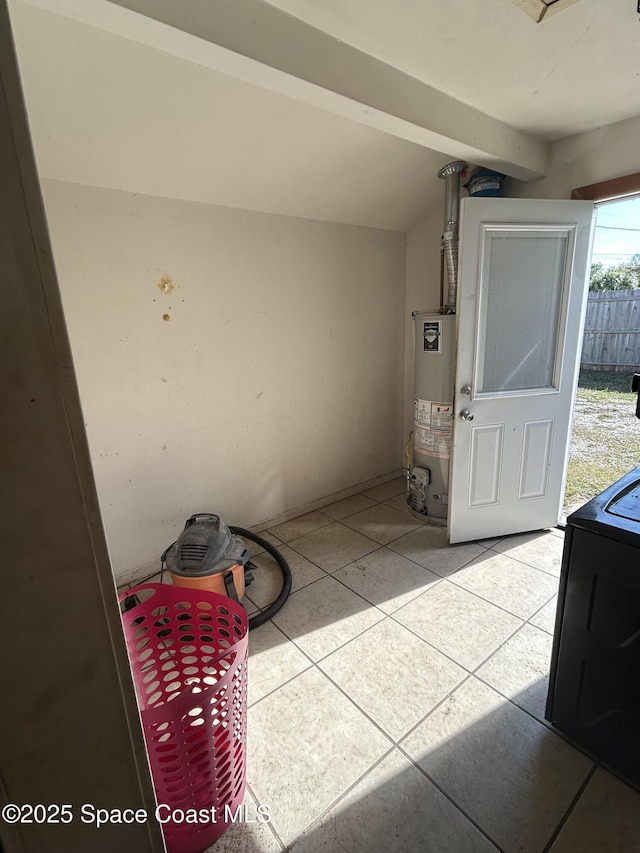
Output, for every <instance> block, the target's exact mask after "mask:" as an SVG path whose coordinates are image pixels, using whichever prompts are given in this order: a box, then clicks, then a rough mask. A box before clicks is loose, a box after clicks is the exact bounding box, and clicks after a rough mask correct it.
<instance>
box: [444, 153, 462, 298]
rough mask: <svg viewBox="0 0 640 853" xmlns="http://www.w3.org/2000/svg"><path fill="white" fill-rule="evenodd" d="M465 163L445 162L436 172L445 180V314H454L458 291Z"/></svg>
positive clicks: (458, 161) (460, 161) (456, 161)
mask: <svg viewBox="0 0 640 853" xmlns="http://www.w3.org/2000/svg"><path fill="white" fill-rule="evenodd" d="M466 166H467V164H466V163H465V162H464V161H463V160H454V161H453V162H452V163H447V165H446V166H443V167H442V169H440V171H439V172H438V177H439V178H444V180H445V198H444V233H443V234H442V240H441V248H442V254H443V256H444V268H445V270H446V276H447V303H446V305H445V306H444V308H443V311H444V313H445V314H455V311H456V296H457V293H458V220H459V218H460V173H461V172H462V171H463V170H464V169H465V168H466Z"/></svg>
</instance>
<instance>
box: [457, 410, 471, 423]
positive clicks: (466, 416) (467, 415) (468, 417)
mask: <svg viewBox="0 0 640 853" xmlns="http://www.w3.org/2000/svg"><path fill="white" fill-rule="evenodd" d="M460 417H461V418H462V420H463V421H472V420H473V412H470V411H469V409H463V410H462V411H461V412H460Z"/></svg>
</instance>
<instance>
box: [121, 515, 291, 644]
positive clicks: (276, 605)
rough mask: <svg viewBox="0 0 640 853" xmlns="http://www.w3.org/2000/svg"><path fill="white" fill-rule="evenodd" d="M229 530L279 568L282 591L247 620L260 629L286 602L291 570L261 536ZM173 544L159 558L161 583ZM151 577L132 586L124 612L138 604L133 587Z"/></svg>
mask: <svg viewBox="0 0 640 853" xmlns="http://www.w3.org/2000/svg"><path fill="white" fill-rule="evenodd" d="M229 530H230V531H231V532H232V533H235V535H236V536H240V537H241V538H242V539H251V541H252V542H255V543H256V544H257V545H260V546H261V547H262V548H264V550H265V551H267V553H269V554H271V556H272V557H273V559H274V560H275V561H276V563H277V564H278V565H279V566H280V571H281V572H282V589H281V590H280V594H279V595H278V597H277V598H276V600H275V601H273V602H272V603H271V604H270V605H269V606H268V607H266V608H265V609H264V610H261V611H260V613H256V615H255V616H252V617H251V618H250V619H249V630H250V631H251V629H252V628H258V627H260V625H262V624H264V623H265V622H267V621H268V620H269V619H271V618H272V617H273V616H275V615H276V613H277V612H278V611H279V610H281V609H282V607H283V605H284V603H285V601H286V600H287V598H289V595H290V593H291V582H292V576H291V569H290V568H289V563H287V561H286V560H285V558H284V557H283V556H282V554H281V553H280V551H278V549H277V548H275V547H274V546H273V545H272V544H271V542H268V541H267V540H266V539H263V538H262V536H258V534H257V533H252V532H251V531H250V530H245V528H244V527H233V526H232V525H231V524H230V525H229ZM176 542H177V540H176ZM175 544H176V543H175V542H174V543H173V544H172V545H169V547H168V548H167V549H166V551H165V552H164V554H163V555H162V557H161V558H160V566H161V569H160V580H161V581H162V577H163V575H164V571H165V562H166V559H167V552H168V551H169V550H170V549H171V548H173V546H174V545H175ZM152 577H154V575H149V577H147V578H144V579H143V580H141V581H138V582H137V583H136V584H134V586H133V587H132V588H131V595H130V596H128V597H127V598H126V599H125V601H124V607H125V610H130V609H131V608H132V607H135V606H136V604H138V603H139V602H138V601H137V600H136V596H135V592H134V590H135V587H136V586H140V585H141V584H143V583H144V582H145V581H148V580H149V579H150V578H152Z"/></svg>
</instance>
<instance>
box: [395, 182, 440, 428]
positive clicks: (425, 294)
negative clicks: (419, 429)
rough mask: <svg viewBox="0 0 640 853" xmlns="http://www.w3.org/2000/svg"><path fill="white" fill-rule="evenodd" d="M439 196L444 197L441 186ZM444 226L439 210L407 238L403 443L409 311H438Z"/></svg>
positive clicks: (410, 368) (411, 357)
mask: <svg viewBox="0 0 640 853" xmlns="http://www.w3.org/2000/svg"><path fill="white" fill-rule="evenodd" d="M442 186H443V193H444V183H443V184H442ZM443 222H444V194H443V206H442V209H439V210H436V211H435V212H434V213H432V214H431V215H430V216H428V217H427V218H426V219H423V220H422V222H420V223H418V225H416V226H415V227H414V228H412V229H411V230H410V231H409V232H408V234H407V264H406V294H405V344H404V405H403V417H402V423H403V430H404V433H403V434H404V440H405V442H406V440H407V437H408V436H409V433H410V432H411V430H412V429H413V398H414V390H413V383H414V370H415V353H414V349H415V337H414V326H413V318H412V316H411V313H412V311H437V310H438V308H439V307H440V237H441V236H442V229H443Z"/></svg>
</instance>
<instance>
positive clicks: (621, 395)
mask: <svg viewBox="0 0 640 853" xmlns="http://www.w3.org/2000/svg"><path fill="white" fill-rule="evenodd" d="M635 411H636V396H635V394H632V393H631V375H629V374H624V373H607V372H599V371H598V372H596V371H581V372H580V379H579V381H578V393H577V398H576V406H575V411H574V418H573V430H572V435H571V447H570V451H569V469H568V473H567V488H566V492H565V502H564V512H565V514H566V515H568V514H569V513H571V512H573V511H574V510H575V509H577V508H578V507H580V506H582V505H583V504H584V503H586V502H587V501H589V500H591V498H593V497H595V496H596V495H597V494H599V493H600V492H601V491H602V490H603V489H605V488H606V487H607V486H610V485H611V483H613V482H615V481H616V480H617V479H619V478H620V477H622V475H623V474H626V473H627V472H628V471H630V470H631V469H632V468H635V467H636V465H639V464H640V420H638V419H637V418H636V416H635Z"/></svg>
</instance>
